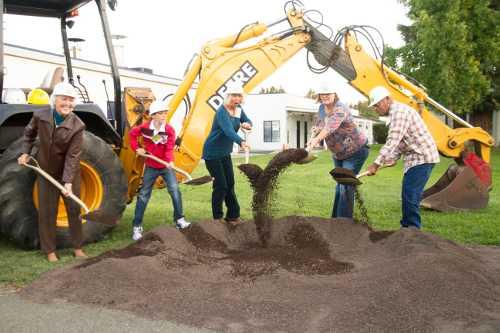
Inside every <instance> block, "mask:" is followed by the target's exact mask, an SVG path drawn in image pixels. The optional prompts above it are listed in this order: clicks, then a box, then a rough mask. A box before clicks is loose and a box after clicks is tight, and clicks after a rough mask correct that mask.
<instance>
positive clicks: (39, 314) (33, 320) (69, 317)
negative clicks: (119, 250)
mask: <svg viewBox="0 0 500 333" xmlns="http://www.w3.org/2000/svg"><path fill="white" fill-rule="evenodd" d="M4 332H5V333H7V332H8V333H21V332H22V333H28V332H30V333H31V332H33V333H46V332H47V333H49V332H50V333H59V332H66V333H70V332H79V333H80V332H82V333H83V332H106V333H113V332H117V333H118V332H120V333H122V332H168V333H170V332H172V333H173V332H187V333H189V332H193V333H194V332H199V333H204V332H212V331H209V330H201V329H197V328H190V327H187V326H182V325H178V324H175V323H172V322H168V321H163V320H148V319H144V318H141V317H137V316H135V315H133V314H131V313H128V312H122V311H116V310H108V309H103V308H92V307H88V306H82V305H75V304H70V303H65V302H59V303H51V304H38V303H33V302H30V301H27V300H24V299H21V298H20V297H19V295H18V294H17V293H16V291H15V290H14V289H10V288H7V287H3V286H1V285H0V333H4Z"/></svg>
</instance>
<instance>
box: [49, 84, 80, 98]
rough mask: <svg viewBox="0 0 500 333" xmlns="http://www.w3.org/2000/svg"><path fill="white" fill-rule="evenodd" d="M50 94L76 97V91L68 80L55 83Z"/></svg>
mask: <svg viewBox="0 0 500 333" xmlns="http://www.w3.org/2000/svg"><path fill="white" fill-rule="evenodd" d="M52 96H68V97H73V98H77V97H78V94H77V93H76V90H75V88H74V87H73V86H72V85H71V84H69V83H68V82H59V83H58V84H56V85H55V87H54V91H53V92H52Z"/></svg>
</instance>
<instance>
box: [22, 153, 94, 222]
mask: <svg viewBox="0 0 500 333" xmlns="http://www.w3.org/2000/svg"><path fill="white" fill-rule="evenodd" d="M30 159H31V160H33V161H34V162H35V163H36V165H37V166H34V165H31V164H28V163H25V164H24V166H26V167H28V168H30V169H32V170H35V171H36V172H38V173H39V174H40V175H42V176H43V177H44V178H45V179H47V180H48V181H49V182H50V183H51V184H52V185H54V186H55V187H57V189H59V191H61V192H63V193H64V192H67V191H66V189H65V188H64V186H62V185H61V184H60V183H59V182H58V181H57V180H55V179H54V178H53V177H52V176H51V175H49V174H48V173H47V172H45V171H44V170H43V169H42V168H40V167H39V164H38V161H37V160H36V159H35V158H33V157H31V156H30ZM68 197H69V198H71V200H73V201H74V202H76V203H77V204H78V205H80V207H82V208H83V210H84V211H85V214H87V213H88V212H90V210H89V208H88V207H87V205H86V204H85V203H84V202H83V201H82V200H80V198H78V197H77V196H76V195H75V194H73V193H69V195H68Z"/></svg>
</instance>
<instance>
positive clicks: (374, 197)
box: [0, 147, 500, 285]
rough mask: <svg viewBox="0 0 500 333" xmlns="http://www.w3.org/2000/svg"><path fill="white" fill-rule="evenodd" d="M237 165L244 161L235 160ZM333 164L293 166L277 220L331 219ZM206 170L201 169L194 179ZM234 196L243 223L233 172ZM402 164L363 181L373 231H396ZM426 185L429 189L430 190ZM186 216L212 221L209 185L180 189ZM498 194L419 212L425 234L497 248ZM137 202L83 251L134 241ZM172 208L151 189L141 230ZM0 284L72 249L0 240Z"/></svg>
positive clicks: (499, 155)
mask: <svg viewBox="0 0 500 333" xmlns="http://www.w3.org/2000/svg"><path fill="white" fill-rule="evenodd" d="M378 148H379V147H373V148H372V151H371V153H370V156H369V158H368V161H367V163H369V162H371V161H373V160H374V158H375V156H376V153H377V152H378ZM270 158H271V155H262V156H255V157H253V156H252V158H251V163H256V164H259V165H261V166H265V165H266V164H267V162H268V161H269V160H270ZM233 161H234V164H235V166H236V165H237V164H239V163H241V162H242V159H237V158H235V159H234V160H233ZM450 163H451V160H447V159H444V158H442V160H441V163H440V164H439V165H437V166H436V167H435V168H434V170H433V173H432V176H431V180H430V181H429V184H433V183H434V182H435V181H436V180H437V179H438V178H439V177H440V176H441V175H442V174H443V173H444V171H445V170H446V168H447V166H448V165H449V164H450ZM492 165H493V183H494V184H498V183H499V182H500V170H498V169H499V168H498V166H500V150H495V151H493V154H492ZM331 168H332V161H331V158H330V154H329V153H328V152H321V153H320V154H319V157H318V159H317V160H316V161H314V162H313V163H310V164H306V165H292V166H291V167H289V168H288V169H287V170H286V171H285V173H284V174H283V175H282V176H281V177H280V187H279V189H278V191H277V200H276V202H275V204H274V207H273V211H274V215H275V216H276V217H280V216H287V215H303V216H320V217H325V218H327V217H329V216H330V213H331V208H332V198H333V190H334V185H335V184H334V182H333V180H332V179H331V177H330V175H329V174H328V171H330V169H331ZM206 173H207V171H206V169H205V167H204V166H203V165H201V166H200V167H199V168H198V169H197V170H196V172H195V173H194V176H195V177H196V176H201V175H203V174H206ZM235 174H236V193H237V195H238V199H239V202H240V205H241V212H242V218H243V219H250V218H251V217H252V211H251V208H250V207H251V196H252V191H251V189H250V186H249V184H248V182H247V181H246V178H245V176H244V175H243V174H242V173H241V172H239V170H237V169H236V170H235ZM401 179H402V162H401V161H400V162H399V163H398V164H397V166H395V167H394V168H387V169H384V170H380V171H379V173H378V174H377V176H375V177H367V178H365V179H364V184H363V185H362V187H361V191H362V194H363V195H364V199H365V203H366V206H367V209H368V212H369V217H370V220H371V222H372V224H373V226H374V227H375V228H376V229H398V228H399V219H400V214H401V213H400V211H401V208H400V205H401V201H400V191H401ZM429 184H428V185H429ZM182 195H183V203H184V211H185V214H186V218H187V219H188V220H190V221H194V222H196V221H200V220H203V219H209V218H211V209H210V196H211V186H210V185H204V186H186V185H183V186H182ZM499 202H500V195H499V194H498V191H495V190H493V191H492V192H491V193H490V204H489V207H488V208H486V209H484V210H480V211H473V212H463V213H438V212H432V211H422V218H423V229H424V230H425V231H428V232H432V233H435V234H438V235H439V236H441V237H443V238H446V239H450V240H454V241H456V242H458V243H463V244H484V245H500V222H499V220H500V218H499V216H500V205H499ZM134 208H135V202H133V203H132V204H131V205H129V206H128V207H127V209H126V211H125V214H124V216H123V219H122V221H121V224H120V225H119V226H118V227H117V228H116V229H115V230H114V231H113V233H112V234H110V235H109V236H107V237H106V239H105V240H104V241H101V242H99V243H96V244H91V245H88V246H86V247H85V251H86V252H87V253H88V254H89V255H91V256H96V255H98V254H100V253H102V252H105V251H107V250H110V249H115V248H120V247H123V246H125V245H127V244H130V243H131V242H132V241H131V239H130V236H131V235H130V233H131V221H132V217H133V213H134ZM171 219H172V206H171V202H170V198H169V196H168V193H167V191H166V190H165V189H162V190H155V191H154V192H153V196H152V199H151V201H150V202H149V206H148V209H147V210H146V214H145V216H144V227H145V229H146V231H147V230H150V229H152V228H154V227H157V226H159V225H164V224H171ZM0 253H1V254H2V255H1V258H0V283H7V284H13V285H24V284H26V283H28V282H30V281H32V280H33V279H35V278H37V277H38V276H39V275H40V274H41V273H43V272H45V271H47V270H49V269H51V268H54V267H60V266H63V265H66V264H68V263H71V262H74V260H75V259H73V257H72V256H71V251H70V250H63V251H59V252H58V253H59V255H60V257H61V260H60V261H59V262H58V263H57V264H49V263H48V262H47V261H46V260H45V258H44V256H42V255H41V254H40V253H39V252H38V251H23V250H20V249H18V248H16V247H15V246H14V244H12V243H10V242H9V241H7V240H6V239H5V238H0Z"/></svg>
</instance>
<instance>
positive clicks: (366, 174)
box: [356, 164, 389, 179]
mask: <svg viewBox="0 0 500 333" xmlns="http://www.w3.org/2000/svg"><path fill="white" fill-rule="evenodd" d="M388 166H389V165H387V164H385V165H381V166H379V168H378V170H381V169H384V168H387V167H388ZM369 174H370V172H369V171H363V172H362V173H360V174H358V175H357V176H356V178H358V179H359V178H361V177H364V176H368V175H369Z"/></svg>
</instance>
